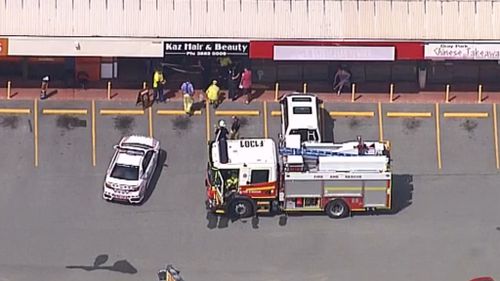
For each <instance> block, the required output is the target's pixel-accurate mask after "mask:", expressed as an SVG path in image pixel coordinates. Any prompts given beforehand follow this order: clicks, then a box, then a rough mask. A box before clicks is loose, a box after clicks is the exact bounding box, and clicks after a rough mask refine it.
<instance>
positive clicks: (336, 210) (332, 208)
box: [325, 199, 349, 219]
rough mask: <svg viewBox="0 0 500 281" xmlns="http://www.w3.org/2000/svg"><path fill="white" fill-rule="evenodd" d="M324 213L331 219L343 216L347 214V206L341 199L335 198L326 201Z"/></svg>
mask: <svg viewBox="0 0 500 281" xmlns="http://www.w3.org/2000/svg"><path fill="white" fill-rule="evenodd" d="M325 213H326V214H327V215H328V216H329V217H330V218H333V219H340V218H345V217H347V215H349V206H347V204H346V203H345V202H344V200H342V199H335V200H333V201H331V202H330V203H328V205H326V208H325Z"/></svg>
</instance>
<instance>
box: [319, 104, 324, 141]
mask: <svg viewBox="0 0 500 281" xmlns="http://www.w3.org/2000/svg"><path fill="white" fill-rule="evenodd" d="M319 110H321V112H320V114H319V116H320V118H321V135H322V136H323V137H324V136H325V104H324V103H320V105H319ZM322 141H325V140H324V139H323V140H322Z"/></svg>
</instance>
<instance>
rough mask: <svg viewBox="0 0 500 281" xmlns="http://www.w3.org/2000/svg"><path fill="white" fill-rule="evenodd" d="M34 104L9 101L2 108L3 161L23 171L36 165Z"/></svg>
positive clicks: (0, 126)
mask: <svg viewBox="0 0 500 281" xmlns="http://www.w3.org/2000/svg"><path fill="white" fill-rule="evenodd" d="M33 120H34V119H33V102H29V101H9V102H3V103H2V106H1V107H0V142H1V143H2V144H4V145H3V146H2V148H0V153H1V155H2V156H1V161H2V162H3V163H9V164H10V165H13V167H15V168H17V169H20V170H23V169H25V168H32V167H33V165H34V152H33V151H34V141H33V134H34V131H33V129H34V127H33V126H34V122H33Z"/></svg>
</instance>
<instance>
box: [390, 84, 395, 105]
mask: <svg viewBox="0 0 500 281" xmlns="http://www.w3.org/2000/svg"><path fill="white" fill-rule="evenodd" d="M393 101H394V84H392V83H391V87H390V89H389V102H390V103H392V102H393Z"/></svg>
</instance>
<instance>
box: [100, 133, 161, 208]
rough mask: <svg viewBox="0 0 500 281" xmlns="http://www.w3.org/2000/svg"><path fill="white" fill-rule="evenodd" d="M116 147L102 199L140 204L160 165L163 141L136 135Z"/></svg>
mask: <svg viewBox="0 0 500 281" xmlns="http://www.w3.org/2000/svg"><path fill="white" fill-rule="evenodd" d="M114 148H115V154H114V155H113V158H112V159H111V163H110V164H109V168H108V171H107V173H106V179H105V181H104V192H103V195H102V196H103V198H104V199H106V200H109V201H112V200H117V201H126V202H129V203H132V204H138V203H141V202H142V200H143V199H144V195H145V193H146V190H147V188H148V187H149V184H150V182H151V178H152V177H153V174H154V171H155V170H156V167H157V166H158V159H159V155H160V142H159V141H157V140H155V139H153V138H149V137H144V136H136V135H133V136H127V137H123V138H122V139H121V141H120V143H119V144H118V145H115V146H114Z"/></svg>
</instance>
